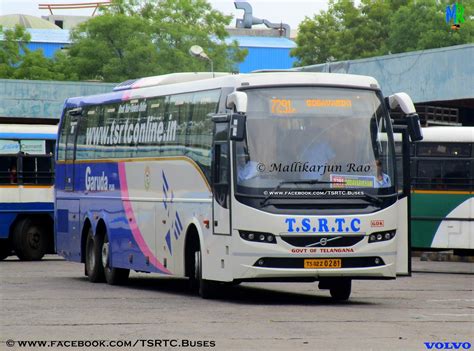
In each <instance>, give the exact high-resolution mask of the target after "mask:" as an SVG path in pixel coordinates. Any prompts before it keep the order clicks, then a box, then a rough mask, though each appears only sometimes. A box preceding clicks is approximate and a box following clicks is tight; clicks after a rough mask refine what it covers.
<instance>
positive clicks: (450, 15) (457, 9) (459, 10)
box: [446, 2, 464, 30]
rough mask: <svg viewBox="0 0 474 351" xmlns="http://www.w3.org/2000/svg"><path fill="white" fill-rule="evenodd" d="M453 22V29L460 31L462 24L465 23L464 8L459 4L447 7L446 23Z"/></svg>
mask: <svg viewBox="0 0 474 351" xmlns="http://www.w3.org/2000/svg"><path fill="white" fill-rule="evenodd" d="M451 20H452V21H453V24H452V25H451V29H453V30H458V29H459V28H461V23H464V6H463V5H462V4H460V3H458V2H456V3H455V4H453V5H451V6H449V5H448V6H446V23H447V24H449V23H450V22H451Z"/></svg>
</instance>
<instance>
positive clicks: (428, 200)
mask: <svg viewBox="0 0 474 351" xmlns="http://www.w3.org/2000/svg"><path fill="white" fill-rule="evenodd" d="M423 136H424V139H423V141H422V142H420V143H416V144H413V145H412V147H411V150H410V152H411V173H412V202H411V215H412V218H411V229H412V239H411V243H412V248H413V249H423V250H426V249H430V250H454V253H455V254H460V255H473V254H474V197H473V194H474V191H473V188H474V177H473V175H474V127H429V128H424V129H423Z"/></svg>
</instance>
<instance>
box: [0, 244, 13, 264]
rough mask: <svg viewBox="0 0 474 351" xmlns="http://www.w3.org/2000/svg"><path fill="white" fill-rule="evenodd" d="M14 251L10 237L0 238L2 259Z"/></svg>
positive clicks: (0, 257) (0, 258) (0, 256)
mask: <svg viewBox="0 0 474 351" xmlns="http://www.w3.org/2000/svg"><path fill="white" fill-rule="evenodd" d="M11 253H12V246H11V245H10V241H9V240H8V239H5V240H0V261H2V260H4V259H5V258H7V257H8V256H10V255H11Z"/></svg>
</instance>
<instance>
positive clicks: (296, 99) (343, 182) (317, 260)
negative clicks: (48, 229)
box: [55, 72, 418, 300]
mask: <svg viewBox="0 0 474 351" xmlns="http://www.w3.org/2000/svg"><path fill="white" fill-rule="evenodd" d="M398 105H400V107H401V108H402V109H403V111H404V112H405V113H406V120H407V121H408V122H409V123H408V126H409V127H410V126H411V127H410V128H409V130H410V131H412V133H411V134H410V135H411V136H412V139H413V138H414V139H416V131H417V128H416V127H417V126H418V124H417V123H416V118H417V116H416V113H415V110H414V107H413V103H412V102H411V99H410V98H409V97H408V96H407V95H406V94H404V93H399V94H394V95H392V96H390V97H389V98H387V99H386V100H384V99H383V97H382V95H381V90H380V87H379V85H378V83H377V81H376V80H375V79H373V78H370V77H365V76H355V75H339V74H325V73H302V72H265V73H253V74H241V75H231V74H216V78H212V75H211V74H209V73H180V74H172V75H165V76H158V77H149V78H142V79H138V80H131V81H127V82H124V83H122V84H120V85H119V86H118V87H116V88H115V89H114V91H113V92H111V93H107V94H102V95H94V96H86V97H76V98H70V99H68V100H67V101H66V103H65V108H64V112H63V115H62V119H61V123H60V130H59V133H58V138H59V140H58V148H57V155H56V157H57V164H56V167H57V169H56V174H57V177H56V179H57V181H56V208H55V211H56V212H55V226H56V231H55V232H56V249H57V252H58V254H60V255H62V256H64V257H65V258H66V259H68V260H71V261H76V262H83V263H85V272H86V275H88V277H89V280H90V281H92V282H102V281H106V282H107V283H109V284H120V283H124V282H125V281H126V279H127V278H128V275H129V272H130V270H135V271H139V272H155V273H160V274H163V275H168V276H176V277H188V278H189V279H190V281H191V283H192V286H194V287H196V288H197V289H198V291H199V293H200V295H201V296H203V297H205V298H207V297H212V296H214V294H216V293H218V292H219V290H220V289H219V288H220V285H224V284H226V283H228V284H236V283H240V282H247V281H319V287H320V288H321V289H329V290H330V293H331V296H332V297H333V298H335V299H341V300H344V299H347V298H349V295H350V292H351V281H352V280H353V279H394V278H395V277H396V275H397V272H398V273H401V274H407V273H408V269H409V267H408V263H407V261H408V260H407V255H408V235H407V223H408V221H407V212H408V211H407V206H408V201H407V198H406V195H407V194H404V193H402V192H399V191H398V189H397V180H396V171H395V168H396V163H395V157H394V142H393V131H392V125H391V121H390V118H389V114H388V106H391V107H394V106H398Z"/></svg>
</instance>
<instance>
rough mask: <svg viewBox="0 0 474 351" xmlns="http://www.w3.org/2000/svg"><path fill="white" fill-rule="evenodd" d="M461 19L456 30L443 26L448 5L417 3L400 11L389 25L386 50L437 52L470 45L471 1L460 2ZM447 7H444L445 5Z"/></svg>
mask: <svg viewBox="0 0 474 351" xmlns="http://www.w3.org/2000/svg"><path fill="white" fill-rule="evenodd" d="M460 3H462V4H464V9H465V12H464V18H465V19H467V20H466V21H465V22H464V23H462V24H461V27H460V29H459V30H453V29H451V26H450V24H448V23H446V15H445V13H446V12H445V11H446V6H448V5H451V3H450V2H444V3H443V2H441V3H438V4H437V3H434V2H432V1H429V0H418V1H417V2H416V3H414V2H411V3H409V4H407V5H406V6H403V7H401V8H400V9H399V10H398V11H397V12H396V13H395V14H394V15H393V18H392V21H391V22H390V37H389V47H390V51H391V52H392V53H398V52H406V51H413V50H424V49H433V48H440V47H445V46H452V45H459V44H465V43H472V42H474V23H473V21H472V20H469V19H470V17H471V16H472V15H473V14H474V1H472V0H469V1H466V0H465V1H462V2H460ZM447 4H448V5H447Z"/></svg>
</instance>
